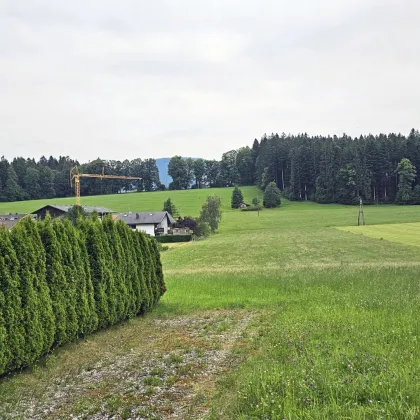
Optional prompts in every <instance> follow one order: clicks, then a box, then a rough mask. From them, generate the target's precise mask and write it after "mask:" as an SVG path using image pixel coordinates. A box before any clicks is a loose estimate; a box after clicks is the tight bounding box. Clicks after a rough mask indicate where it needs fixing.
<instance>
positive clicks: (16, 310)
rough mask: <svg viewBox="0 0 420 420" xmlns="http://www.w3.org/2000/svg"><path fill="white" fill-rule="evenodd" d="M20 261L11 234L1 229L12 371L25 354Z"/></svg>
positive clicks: (0, 274) (1, 281) (0, 285)
mask: <svg viewBox="0 0 420 420" xmlns="http://www.w3.org/2000/svg"><path fill="white" fill-rule="evenodd" d="M18 270H19V260H18V259H17V257H16V253H15V250H14V249H13V246H12V243H11V241H10V233H9V231H8V230H6V229H5V228H0V290H1V291H2V292H3V295H4V299H5V301H4V302H5V303H4V307H3V317H4V319H5V323H6V331H7V346H8V354H7V359H8V361H7V366H6V370H7V371H10V370H13V369H17V368H19V367H20V366H21V365H22V364H23V360H24V352H25V328H24V324H23V309H22V302H21V298H20V283H19V282H20V280H19V275H18Z"/></svg>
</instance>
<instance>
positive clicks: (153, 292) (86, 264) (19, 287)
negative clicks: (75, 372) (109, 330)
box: [0, 217, 166, 375]
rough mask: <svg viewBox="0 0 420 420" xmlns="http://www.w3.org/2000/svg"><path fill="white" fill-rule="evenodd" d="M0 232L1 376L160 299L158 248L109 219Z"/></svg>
mask: <svg viewBox="0 0 420 420" xmlns="http://www.w3.org/2000/svg"><path fill="white" fill-rule="evenodd" d="M77 226H78V227H75V226H74V225H73V224H72V223H71V222H70V221H69V220H51V218H50V217H47V218H46V219H45V221H43V222H34V221H33V220H32V219H31V218H29V217H28V218H24V219H23V220H22V221H20V222H19V223H17V224H16V225H15V227H14V228H13V231H12V232H9V231H8V230H6V229H4V228H2V229H0V375H2V374H4V373H6V372H11V371H12V370H16V369H20V368H23V367H25V366H28V365H31V364H33V363H34V362H35V361H37V360H38V359H39V358H40V357H42V356H43V355H45V354H47V353H48V352H50V351H51V350H52V349H53V348H54V347H56V346H59V345H60V344H63V343H66V342H71V341H74V340H75V339H76V338H77V337H80V336H84V335H86V334H88V333H91V332H94V331H96V330H98V329H99V328H103V327H106V326H108V325H112V324H115V323H118V322H121V321H123V320H125V319H127V318H129V317H131V316H134V315H137V314H140V313H142V312H144V311H145V310H147V309H150V308H151V307H152V306H153V305H154V304H155V303H156V302H157V301H158V300H159V298H160V296H161V295H162V294H163V293H164V292H165V290H166V288H165V283H164V279H163V271H162V264H161V262H160V253H159V249H158V247H157V244H156V242H155V241H154V240H153V239H149V238H147V237H146V236H145V235H144V234H143V233H140V232H132V231H131V229H129V228H128V227H127V226H126V225H125V224H124V223H123V222H118V223H114V222H113V221H112V218H111V217H107V218H104V220H103V222H102V223H101V222H100V221H99V220H98V219H97V218H89V219H82V218H80V219H79V220H78V221H77Z"/></svg>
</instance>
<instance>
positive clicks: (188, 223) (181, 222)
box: [175, 216, 197, 234]
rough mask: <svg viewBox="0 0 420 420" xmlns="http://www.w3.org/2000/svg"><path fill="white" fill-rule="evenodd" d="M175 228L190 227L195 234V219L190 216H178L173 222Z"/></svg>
mask: <svg viewBox="0 0 420 420" xmlns="http://www.w3.org/2000/svg"><path fill="white" fill-rule="evenodd" d="M175 227H176V228H184V229H185V228H187V229H190V230H191V231H192V232H193V233H194V234H197V219H195V218H194V217H191V216H186V217H184V218H182V217H179V218H178V220H177V221H176V224H175Z"/></svg>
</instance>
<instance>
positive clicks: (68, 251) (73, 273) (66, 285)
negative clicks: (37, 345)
mask: <svg viewBox="0 0 420 420" xmlns="http://www.w3.org/2000/svg"><path fill="white" fill-rule="evenodd" d="M66 223H69V222H68V221H66ZM53 229H54V231H55V233H56V236H57V240H58V242H59V244H60V248H61V256H60V257H61V260H59V261H61V265H62V267H63V271H64V281H63V282H62V283H61V287H62V289H63V294H64V297H65V304H64V308H65V313H66V334H67V341H72V340H74V339H75V338H76V337H77V336H78V331H79V326H78V319H77V318H78V316H77V309H78V308H77V307H76V302H77V300H78V299H77V292H78V290H77V282H78V280H79V279H78V272H77V268H76V266H75V265H74V262H73V248H72V245H71V243H70V241H69V238H68V236H67V232H66V227H65V224H64V223H61V221H57V220H55V222H54V223H53Z"/></svg>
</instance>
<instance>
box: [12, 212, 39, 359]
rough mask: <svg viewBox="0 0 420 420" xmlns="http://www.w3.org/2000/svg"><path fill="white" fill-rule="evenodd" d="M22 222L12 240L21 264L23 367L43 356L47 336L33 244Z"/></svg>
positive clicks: (14, 229)
mask: <svg viewBox="0 0 420 420" xmlns="http://www.w3.org/2000/svg"><path fill="white" fill-rule="evenodd" d="M22 222H23V220H22V221H21V222H19V223H17V224H16V225H15V226H14V228H13V231H12V234H11V239H12V244H13V247H14V249H15V251H16V256H17V258H18V260H19V262H20V264H19V266H18V267H19V268H18V274H19V284H20V298H21V301H22V311H23V314H22V325H23V328H24V329H25V341H24V347H23V352H22V366H28V365H31V364H32V363H33V362H35V361H36V360H37V359H38V358H39V357H40V356H41V355H42V353H43V349H44V340H45V334H44V330H43V324H42V319H41V315H40V300H39V297H38V293H37V290H36V287H35V283H36V272H35V270H34V266H35V262H34V255H35V253H34V250H33V243H32V241H31V240H30V238H28V235H27V232H26V229H25V226H24V225H23V223H22Z"/></svg>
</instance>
